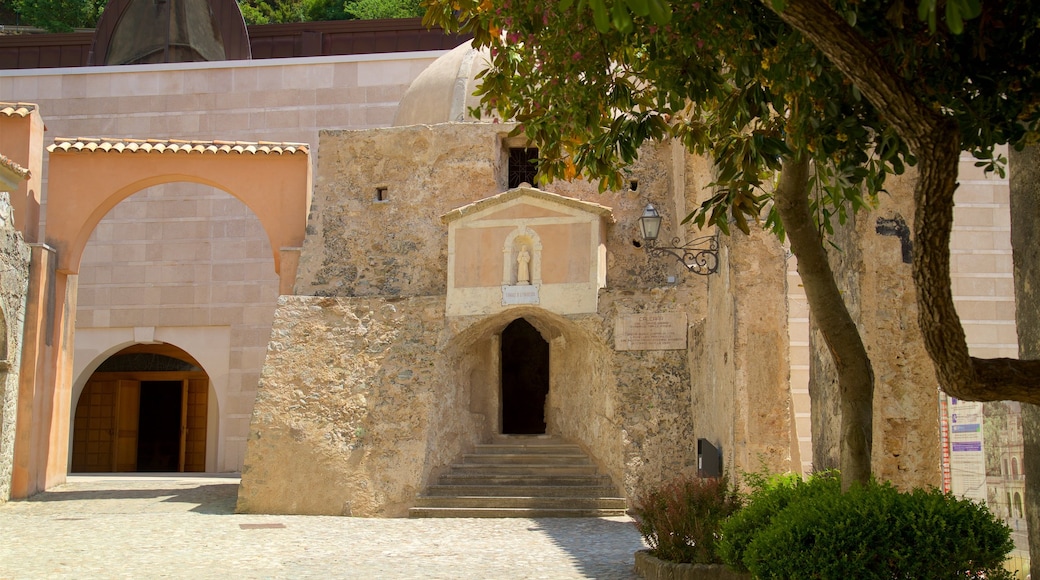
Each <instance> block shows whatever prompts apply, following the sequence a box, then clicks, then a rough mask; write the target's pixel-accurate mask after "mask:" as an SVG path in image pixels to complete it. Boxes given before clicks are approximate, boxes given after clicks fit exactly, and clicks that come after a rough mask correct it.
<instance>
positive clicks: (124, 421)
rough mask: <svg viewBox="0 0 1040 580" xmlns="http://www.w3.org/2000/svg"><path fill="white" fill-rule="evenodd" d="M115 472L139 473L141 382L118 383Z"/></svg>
mask: <svg viewBox="0 0 1040 580" xmlns="http://www.w3.org/2000/svg"><path fill="white" fill-rule="evenodd" d="M117 383H118V398H117V404H116V449H115V454H114V457H113V461H114V463H115V468H114V471H137V429H138V419H139V416H140V412H141V383H140V381H117Z"/></svg>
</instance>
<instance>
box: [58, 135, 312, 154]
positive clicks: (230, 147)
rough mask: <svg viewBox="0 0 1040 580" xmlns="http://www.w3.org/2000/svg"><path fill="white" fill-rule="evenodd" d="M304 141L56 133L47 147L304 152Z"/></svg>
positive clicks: (130, 151) (105, 151)
mask: <svg viewBox="0 0 1040 580" xmlns="http://www.w3.org/2000/svg"><path fill="white" fill-rule="evenodd" d="M309 149H310V145H308V144H306V143H275V142H271V141H259V142H251V141H218V140H213V141H187V140H184V139H119V138H111V137H56V138H55V139H54V143H53V144H51V145H48V146H47V151H50V152H51V153H53V152H55V151H65V152H70V151H100V152H103V153H108V152H115V153H123V152H129V153H136V152H138V151H140V152H144V153H184V154H188V153H241V154H252V155H256V154H258V153H265V154H279V155H282V154H288V155H292V154H294V153H303V154H304V155H306V154H307V153H308V151H309Z"/></svg>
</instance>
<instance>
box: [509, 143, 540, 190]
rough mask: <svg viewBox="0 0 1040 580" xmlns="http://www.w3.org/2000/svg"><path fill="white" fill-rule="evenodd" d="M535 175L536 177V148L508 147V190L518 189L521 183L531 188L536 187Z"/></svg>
mask: <svg viewBox="0 0 1040 580" xmlns="http://www.w3.org/2000/svg"><path fill="white" fill-rule="evenodd" d="M536 175H538V148H537V147H510V148H509V187H508V189H513V188H514V187H520V184H521V183H530V184H531V187H538V181H537V180H536V179H535V176H536Z"/></svg>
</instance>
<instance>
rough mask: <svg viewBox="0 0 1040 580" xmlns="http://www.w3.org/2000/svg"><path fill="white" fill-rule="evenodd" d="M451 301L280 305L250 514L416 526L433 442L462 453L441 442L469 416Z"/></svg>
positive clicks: (242, 497) (257, 423)
mask: <svg viewBox="0 0 1040 580" xmlns="http://www.w3.org/2000/svg"><path fill="white" fill-rule="evenodd" d="M441 302H442V301H441V300H437V299H435V298H410V299H403V300H396V301H390V300H384V299H381V298H319V297H305V296H283V297H281V298H280V299H279V301H278V309H277V312H276V316H275V321H274V328H273V330H272V332H271V342H270V345H269V347H268V354H267V360H266V362H265V364H264V371H263V374H262V376H261V379H260V387H259V392H258V395H257V399H256V404H255V406H254V409H253V419H252V424H251V429H250V435H249V441H248V444H247V448H246V457H245V466H244V467H243V470H242V486H241V488H240V490H239V495H238V510H239V511H242V512H253V513H294V514H330V515H346V516H350V515H353V516H369V517H371V516H401V515H404V513H405V510H406V508H407V507H408V506H409V505H410V502H411V501H412V500H414V498H415V496H416V494H417V493H418V492H419V491H421V489H422V484H423V482H424V481H425V479H426V476H427V474H428V473H429V472H430V469H431V465H430V463H431V461H430V460H428V458H427V453H428V452H429V442H430V441H438V443H439V444H440V445H442V446H443V448H444V450H445V451H446V452H448V453H451V452H452V451H453V450H454V451H455V452H456V453H457V452H458V450H459V449H460V448H461V445H460V442H459V441H457V440H453V439H451V438H449V437H441V436H440V435H441V432H442V431H443V430H444V424H445V423H447V424H449V425H453V424H457V423H459V422H460V421H461V419H464V417H465V414H466V413H465V410H466V409H467V405H464V404H460V403H459V401H458V398H457V396H458V392H457V391H456V390H455V389H454V388H453V387H454V385H453V384H452V383H450V382H449V381H445V380H444V378H445V375H446V374H448V371H449V369H448V368H447V365H446V364H445V363H444V361H441V362H440V363H438V358H439V357H438V356H437V348H438V345H439V344H440V342H441V334H442V333H443V330H444V325H443V305H442V304H441ZM442 411H446V412H447V413H449V415H448V416H447V417H445V416H444V415H441V412H442ZM455 430H456V431H457V430H458V428H456V429H455ZM453 443H454V445H453ZM434 461H436V458H435V459H434Z"/></svg>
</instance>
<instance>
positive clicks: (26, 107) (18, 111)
mask: <svg viewBox="0 0 1040 580" xmlns="http://www.w3.org/2000/svg"><path fill="white" fill-rule="evenodd" d="M35 110H36V105H34V104H32V103H4V102H0V115H7V116H8V117H14V116H18V117H27V116H29V114H30V113H32V112H33V111H35Z"/></svg>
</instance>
